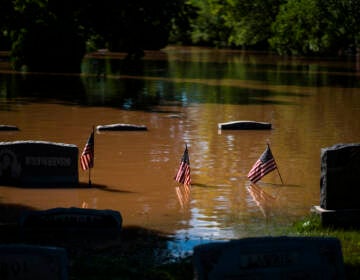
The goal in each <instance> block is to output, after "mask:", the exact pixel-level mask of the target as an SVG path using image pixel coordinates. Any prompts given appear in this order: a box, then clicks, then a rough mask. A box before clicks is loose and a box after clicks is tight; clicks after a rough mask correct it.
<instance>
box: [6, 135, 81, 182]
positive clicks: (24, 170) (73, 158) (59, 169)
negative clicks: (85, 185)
mask: <svg viewBox="0 0 360 280" xmlns="http://www.w3.org/2000/svg"><path fill="white" fill-rule="evenodd" d="M78 183H79V178H78V148H77V146H75V145H71V144H63V143H54V142H45V141H14V142H0V184H2V185H22V186H35V187H52V186H77V185H78Z"/></svg>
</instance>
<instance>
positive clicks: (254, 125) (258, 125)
mask: <svg viewBox="0 0 360 280" xmlns="http://www.w3.org/2000/svg"><path fill="white" fill-rule="evenodd" d="M218 129H223V130H224V129H228V130H230V129H231V130H263V129H271V123H267V122H256V121H232V122H226V123H219V124H218Z"/></svg>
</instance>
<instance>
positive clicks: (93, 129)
mask: <svg viewBox="0 0 360 280" xmlns="http://www.w3.org/2000/svg"><path fill="white" fill-rule="evenodd" d="M94 131H95V128H94V125H93V126H92V134H93V135H94V138H93V140H94V143H93V158H92V161H93V162H94V157H95V133H94ZM91 168H93V167H92V166H90V167H89V188H90V187H91Z"/></svg>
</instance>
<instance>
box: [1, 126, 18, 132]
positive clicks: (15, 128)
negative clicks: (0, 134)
mask: <svg viewBox="0 0 360 280" xmlns="http://www.w3.org/2000/svg"><path fill="white" fill-rule="evenodd" d="M17 130H19V128H18V127H17V126H15V125H6V124H0V131H17Z"/></svg>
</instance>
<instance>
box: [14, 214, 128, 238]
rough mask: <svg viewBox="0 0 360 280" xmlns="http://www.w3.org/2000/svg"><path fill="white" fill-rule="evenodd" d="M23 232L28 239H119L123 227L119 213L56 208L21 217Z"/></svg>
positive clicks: (21, 229)
mask: <svg viewBox="0 0 360 280" xmlns="http://www.w3.org/2000/svg"><path fill="white" fill-rule="evenodd" d="M19 225H20V231H21V233H22V234H23V236H25V237H30V238H31V239H34V238H35V239H36V238H38V237H44V236H46V237H50V238H52V237H54V238H57V239H58V238H59V239H69V238H70V239H73V238H81V239H86V238H91V239H93V238H102V239H106V238H116V237H118V236H119V234H120V232H121V227H122V217H121V214H120V213H119V212H118V211H114V210H97V209H87V208H77V207H70V208H52V209H48V210H39V211H28V212H26V213H24V214H23V215H22V217H21V218H20V223H19Z"/></svg>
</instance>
